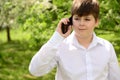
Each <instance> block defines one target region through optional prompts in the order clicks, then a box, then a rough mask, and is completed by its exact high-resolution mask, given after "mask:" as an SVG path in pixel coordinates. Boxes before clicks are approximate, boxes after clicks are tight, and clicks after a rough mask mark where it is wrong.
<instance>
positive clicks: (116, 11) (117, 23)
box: [99, 0, 120, 31]
mask: <svg viewBox="0 0 120 80" xmlns="http://www.w3.org/2000/svg"><path fill="white" fill-rule="evenodd" d="M99 1H100V25H99V27H100V28H103V29H107V30H113V31H120V30H119V29H120V5H119V2H118V1H117V0H109V1H108V0H104V1H103V0H99Z"/></svg>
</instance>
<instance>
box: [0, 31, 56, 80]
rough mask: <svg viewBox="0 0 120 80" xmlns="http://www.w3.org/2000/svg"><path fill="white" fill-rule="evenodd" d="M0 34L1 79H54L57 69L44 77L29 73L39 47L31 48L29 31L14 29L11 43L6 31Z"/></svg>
mask: <svg viewBox="0 0 120 80" xmlns="http://www.w3.org/2000/svg"><path fill="white" fill-rule="evenodd" d="M0 34H1V35H0V80H54V79H53V78H54V73H55V70H54V71H52V72H51V73H49V74H47V75H45V76H44V77H34V76H32V75H31V74H30V73H29V71H28V66H29V63H30V60H31V58H32V56H33V55H34V54H35V53H36V52H37V49H33V48H32V49H31V48H29V39H30V35H29V33H28V32H23V31H22V30H20V29H15V30H12V31H11V37H12V41H11V42H9V43H8V42H7V39H6V33H5V31H2V32H0Z"/></svg>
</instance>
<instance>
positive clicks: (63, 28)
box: [61, 16, 72, 34]
mask: <svg viewBox="0 0 120 80" xmlns="http://www.w3.org/2000/svg"><path fill="white" fill-rule="evenodd" d="M70 25H72V16H71V17H70V18H69V22H68V23H67V24H64V23H62V25H61V28H62V32H63V34H65V33H66V32H67V31H68V27H69V26H70Z"/></svg>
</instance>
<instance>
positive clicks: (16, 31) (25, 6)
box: [0, 0, 120, 80]
mask: <svg viewBox="0 0 120 80" xmlns="http://www.w3.org/2000/svg"><path fill="white" fill-rule="evenodd" d="M99 3H100V23H99V26H98V28H96V29H95V32H96V34H97V35H98V36H100V37H102V38H104V39H107V40H109V41H110V42H111V43H112V44H113V46H114V48H115V51H116V54H117V58H118V60H119V64H120V0H99ZM71 4H72V0H0V80H54V75H55V72H56V70H55V69H53V70H52V71H51V72H50V73H48V74H46V75H44V76H42V77H34V76H32V75H31V74H30V73H29V71H28V66H29V62H30V60H31V58H32V56H33V55H34V54H35V53H36V52H37V51H38V50H39V49H40V47H41V46H42V45H43V44H44V43H45V42H46V41H47V40H48V39H49V38H50V37H51V36H52V34H53V32H54V31H55V28H56V26H57V23H58V21H59V20H60V19H61V18H63V17H70V10H71Z"/></svg>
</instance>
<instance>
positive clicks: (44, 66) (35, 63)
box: [29, 31, 64, 76]
mask: <svg viewBox="0 0 120 80" xmlns="http://www.w3.org/2000/svg"><path fill="white" fill-rule="evenodd" d="M63 40H64V38H63V37H62V36H61V35H60V34H59V33H58V32H57V31H56V32H55V33H54V34H53V36H52V37H51V39H50V40H49V41H48V42H47V43H46V44H45V45H43V46H42V47H41V49H40V50H39V51H38V52H37V53H36V54H35V55H34V56H33V58H32V60H31V62H30V65H29V71H30V73H31V74H32V75H34V76H41V75H44V74H46V73H48V72H49V71H50V70H51V69H52V68H53V67H54V66H55V64H56V60H55V58H54V57H55V55H56V51H57V46H59V44H60V43H61V42H62V41H63Z"/></svg>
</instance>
